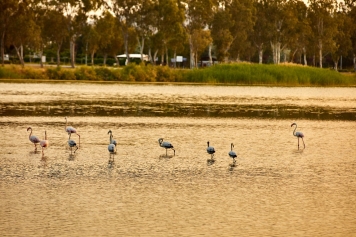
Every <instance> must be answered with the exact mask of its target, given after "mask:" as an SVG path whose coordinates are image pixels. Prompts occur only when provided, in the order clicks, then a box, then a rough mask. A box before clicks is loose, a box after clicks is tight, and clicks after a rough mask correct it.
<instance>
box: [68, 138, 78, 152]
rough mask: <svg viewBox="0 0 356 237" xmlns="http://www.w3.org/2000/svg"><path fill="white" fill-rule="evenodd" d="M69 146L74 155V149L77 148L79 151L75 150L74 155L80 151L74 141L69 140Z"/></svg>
mask: <svg viewBox="0 0 356 237" xmlns="http://www.w3.org/2000/svg"><path fill="white" fill-rule="evenodd" d="M68 145H69V146H70V153H71V154H72V150H73V147H76V148H77V149H75V151H74V153H75V152H76V151H77V150H78V148H79V147H78V146H77V143H76V142H75V141H74V140H72V139H69V140H68Z"/></svg>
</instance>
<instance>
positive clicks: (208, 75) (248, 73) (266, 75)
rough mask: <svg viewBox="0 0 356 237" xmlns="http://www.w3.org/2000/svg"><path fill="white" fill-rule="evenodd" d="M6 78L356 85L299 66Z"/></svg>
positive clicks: (44, 72)
mask: <svg viewBox="0 0 356 237" xmlns="http://www.w3.org/2000/svg"><path fill="white" fill-rule="evenodd" d="M0 78H3V79H47V80H89V81H129V82H184V83H206V84H218V83H219V84H236V85H269V86H355V85H356V74H354V73H350V74H347V75H346V74H342V73H339V72H336V71H333V70H330V69H320V68H313V67H303V66H297V65H265V64H262V65H260V64H247V63H239V64H219V65H215V66H212V67H207V68H202V69H193V70H189V69H184V70H183V69H172V68H168V67H162V66H152V65H147V66H145V65H144V64H141V65H136V64H130V65H128V66H125V67H121V68H106V67H89V66H78V67H76V68H74V69H72V68H57V67H46V68H44V69H42V68H33V67H25V68H22V67H20V66H13V65H10V66H5V67H0Z"/></svg>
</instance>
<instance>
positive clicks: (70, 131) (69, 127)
mask: <svg viewBox="0 0 356 237" xmlns="http://www.w3.org/2000/svg"><path fill="white" fill-rule="evenodd" d="M65 119H66V125H65V131H66V132H67V133H68V135H69V138H68V139H70V136H71V135H72V133H75V134H77V135H78V137H79V145H80V135H79V134H78V133H77V129H75V128H73V127H72V126H67V117H65Z"/></svg>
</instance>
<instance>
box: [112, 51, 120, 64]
mask: <svg viewBox="0 0 356 237" xmlns="http://www.w3.org/2000/svg"><path fill="white" fill-rule="evenodd" d="M113 56H114V58H115V62H116V66H119V67H120V61H119V59H118V57H117V55H116V54H114V55H113Z"/></svg>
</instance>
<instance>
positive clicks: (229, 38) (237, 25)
mask: <svg viewBox="0 0 356 237" xmlns="http://www.w3.org/2000/svg"><path fill="white" fill-rule="evenodd" d="M254 15H255V11H254V6H253V3H252V2H251V1H249V0H223V1H219V9H218V10H217V11H216V13H215V15H214V18H213V21H212V24H211V29H212V37H213V39H214V43H215V45H216V47H217V50H218V58H219V59H220V60H224V61H225V60H227V59H228V57H229V56H230V55H231V56H233V57H235V58H236V60H237V61H238V60H239V55H240V53H241V51H243V50H244V48H245V46H246V44H247V39H248V35H249V34H250V33H251V32H252V30H253V25H254V21H255V19H254ZM221 36H223V37H221Z"/></svg>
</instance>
